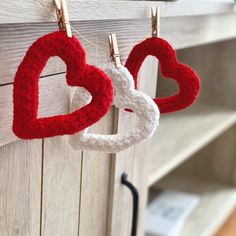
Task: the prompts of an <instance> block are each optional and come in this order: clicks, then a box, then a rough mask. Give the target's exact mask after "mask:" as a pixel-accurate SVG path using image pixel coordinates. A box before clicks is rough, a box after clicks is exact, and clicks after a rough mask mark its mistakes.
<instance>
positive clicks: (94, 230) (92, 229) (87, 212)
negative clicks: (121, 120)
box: [78, 110, 113, 236]
mask: <svg viewBox="0 0 236 236" xmlns="http://www.w3.org/2000/svg"><path fill="white" fill-rule="evenodd" d="M90 132H94V133H99V134H111V133H112V132H113V111H112V110H111V111H110V113H109V114H108V115H107V116H105V117H104V118H103V119H102V120H100V121H99V122H98V123H96V124H95V125H94V126H93V127H91V128H90ZM81 171H82V180H81V202H80V220H79V234H78V235H80V236H87V235H96V236H104V235H107V224H108V208H109V194H110V187H109V186H110V174H111V154H107V153H102V152H95V151H83V154H82V170H81Z"/></svg>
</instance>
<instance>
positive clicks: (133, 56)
mask: <svg viewBox="0 0 236 236" xmlns="http://www.w3.org/2000/svg"><path fill="white" fill-rule="evenodd" d="M149 55H151V56H154V57H156V58H157V59H158V60H159V62H160V69H161V73H162V75H163V76H165V77H168V78H171V79H174V80H175V81H176V82H177V83H178V85H179V92H178V93H177V94H175V95H173V96H170V97H165V98H155V99H154V101H155V102H156V104H157V105H158V107H159V109H160V112H161V113H168V112H174V111H178V110H181V109H184V108H186V107H188V106H190V105H191V104H192V103H193V102H194V100H195V99H196V98H197V96H198V93H199V89H200V80H199V78H198V75H197V74H196V73H195V72H194V71H193V70H192V69H191V68H190V67H188V66H187V65H184V64H181V63H180V62H179V61H178V60H177V58H176V53H175V51H174V50H173V48H172V47H171V46H170V44H169V43H168V42H166V41H165V40H164V39H161V38H148V39H146V40H145V41H143V42H141V43H140V44H137V45H136V46H135V47H134V48H133V49H132V51H131V53H130V55H129V57H128V60H127V62H126V67H127V68H128V70H129V71H130V73H131V74H132V75H133V77H134V81H135V87H136V89H137V84H138V72H139V69H140V67H141V65H142V63H143V61H144V60H145V58H146V57H147V56H149Z"/></svg>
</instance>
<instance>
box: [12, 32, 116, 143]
mask: <svg viewBox="0 0 236 236" xmlns="http://www.w3.org/2000/svg"><path fill="white" fill-rule="evenodd" d="M53 56H58V57H60V58H61V59H62V60H63V61H64V62H65V64H66V67H67V72H66V80H67V83H68V85H71V86H81V87H84V88H86V89H87V90H88V91H89V92H90V93H91V96H92V101H91V103H90V104H88V105H86V106H84V107H82V108H81V109H78V110H75V111H74V112H72V113H70V114H66V115H57V116H52V117H45V118H38V117H37V116H38V104H39V101H38V99H39V98H38V93H39V91H38V89H39V88H38V87H39V86H38V82H39V76H40V74H41V72H42V70H43V68H44V66H45V65H46V63H47V60H48V59H49V58H50V57H53ZM112 98H113V88H112V82H111V80H110V79H109V78H108V76H107V75H106V74H105V73H104V72H102V71H101V70H99V69H98V68H96V67H94V66H91V65H88V64H86V55H85V51H84V49H83V47H82V46H81V44H80V42H79V41H78V40H77V38H76V37H75V36H73V37H72V38H68V37H67V36H66V34H65V33H64V32H54V33H51V34H48V35H45V36H44V37H42V38H40V39H38V40H37V41H35V42H34V43H33V44H32V46H31V47H30V48H29V49H28V51H27V53H26V55H25V57H24V59H23V61H22V62H21V64H20V66H19V68H18V71H17V73H16V76H15V81H14V94H13V99H14V119H13V131H14V133H15V134H16V135H17V136H18V137H20V138H23V139H35V138H46V137H53V136H56V135H65V134H74V133H76V132H79V131H81V130H83V129H85V128H87V127H89V126H91V125H92V124H93V123H95V122H97V121H98V120H100V119H101V118H102V117H103V116H104V115H105V114H106V113H107V112H108V111H109V108H110V106H111V104H112Z"/></svg>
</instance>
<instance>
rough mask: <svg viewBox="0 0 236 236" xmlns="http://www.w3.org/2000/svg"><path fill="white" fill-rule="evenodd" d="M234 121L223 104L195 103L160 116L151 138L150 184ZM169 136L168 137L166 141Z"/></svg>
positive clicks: (149, 153)
mask: <svg viewBox="0 0 236 236" xmlns="http://www.w3.org/2000/svg"><path fill="white" fill-rule="evenodd" d="M235 123H236V112H235V111H232V110H227V109H224V108H220V107H219V108H217V107H215V108H214V107H210V106H204V105H200V106H195V107H192V108H191V109H189V110H188V111H184V112H181V113H178V114H175V115H173V114H172V115H168V116H166V117H164V118H162V119H161V122H160V127H159V129H158V130H157V132H156V134H155V135H154V136H153V138H152V148H151V149H150V151H149V152H148V156H149V157H150V160H151V161H150V174H149V185H152V184H154V183H155V182H156V181H158V180H159V179H160V178H161V177H163V176H165V175H166V174H167V173H169V172H170V171H171V170H173V169H174V168H175V167H176V166H178V165H180V164H181V163H182V162H183V161H185V160H186V159H188V158H190V157H191V155H193V154H194V153H196V152H197V151H198V150H200V149H201V148H202V147H204V146H205V145H207V144H208V143H209V142H210V141H212V140H213V139H214V138H216V137H218V136H219V135H220V134H222V133H223V132H224V131H225V130H227V129H228V128H230V127H232V126H233V125H234V124H235ZM167 140H168V141H167Z"/></svg>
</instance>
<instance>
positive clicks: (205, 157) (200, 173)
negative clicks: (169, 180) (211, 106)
mask: <svg viewBox="0 0 236 236" xmlns="http://www.w3.org/2000/svg"><path fill="white" fill-rule="evenodd" d="M235 131H236V126H235V125H234V126H233V127H231V128H230V129H228V130H227V131H226V132H224V133H223V134H221V135H220V136H219V137H218V138H217V139H215V140H214V141H213V142H211V143H210V144H208V145H207V146H206V147H205V148H203V149H202V150H200V151H198V152H197V153H196V154H195V155H193V156H192V157H191V159H189V160H188V161H186V162H185V163H183V164H182V165H181V166H179V167H178V168H177V169H176V170H174V171H173V172H172V173H173V174H176V175H180V174H181V175H191V176H193V177H194V178H199V179H204V180H209V181H210V180H214V181H216V182H217V183H221V184H229V185H233V186H234V185H235V154H236V147H235V143H236V132H235Z"/></svg>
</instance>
